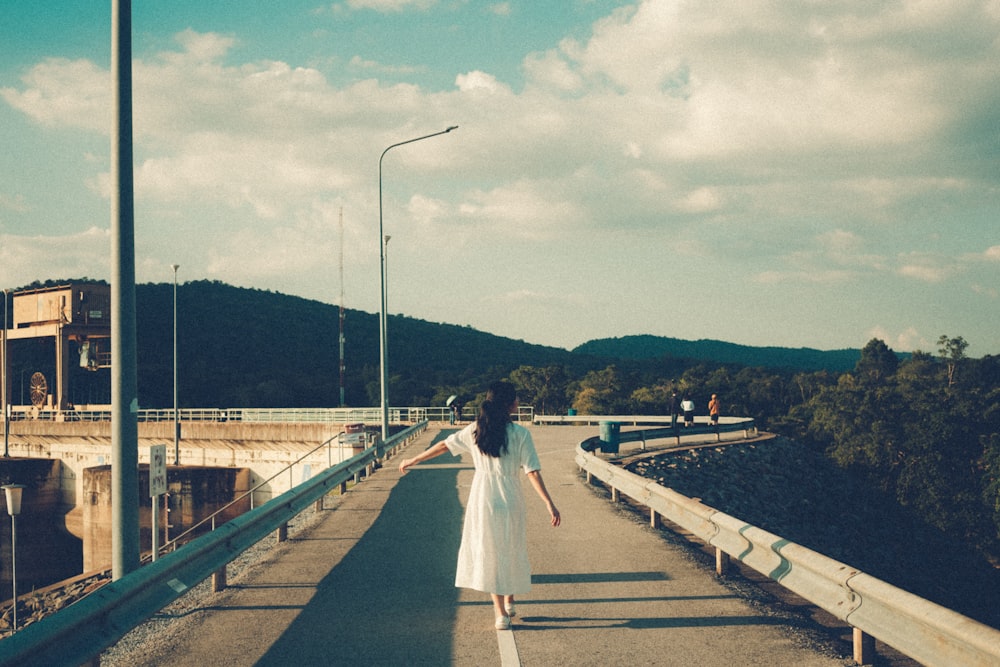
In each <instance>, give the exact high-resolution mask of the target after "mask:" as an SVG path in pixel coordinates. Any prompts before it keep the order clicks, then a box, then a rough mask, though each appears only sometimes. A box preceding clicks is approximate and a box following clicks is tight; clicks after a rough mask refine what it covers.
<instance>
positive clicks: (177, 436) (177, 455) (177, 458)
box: [170, 264, 181, 466]
mask: <svg viewBox="0 0 1000 667" xmlns="http://www.w3.org/2000/svg"><path fill="white" fill-rule="evenodd" d="M170 268H171V269H173V270H174V465H175V466H179V465H180V464H181V449H180V447H181V445H180V441H181V424H180V420H179V418H178V415H177V269H179V268H181V265H180V264H171V265H170Z"/></svg>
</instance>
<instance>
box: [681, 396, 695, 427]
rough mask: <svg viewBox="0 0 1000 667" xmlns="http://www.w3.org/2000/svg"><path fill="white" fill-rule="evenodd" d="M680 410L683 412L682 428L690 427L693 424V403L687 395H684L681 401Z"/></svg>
mask: <svg viewBox="0 0 1000 667" xmlns="http://www.w3.org/2000/svg"><path fill="white" fill-rule="evenodd" d="M681 410H682V411H683V412H684V426H685V428H686V427H688V426H692V425H693V424H694V401H692V400H691V397H690V396H688V395H687V394H684V400H683V401H681Z"/></svg>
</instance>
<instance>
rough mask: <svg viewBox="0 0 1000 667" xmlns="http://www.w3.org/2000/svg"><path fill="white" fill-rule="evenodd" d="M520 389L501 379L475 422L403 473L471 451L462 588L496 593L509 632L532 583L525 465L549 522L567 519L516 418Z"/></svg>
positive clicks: (501, 625) (499, 623)
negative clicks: (520, 474)
mask: <svg viewBox="0 0 1000 667" xmlns="http://www.w3.org/2000/svg"><path fill="white" fill-rule="evenodd" d="M516 409H517V394H516V393H515V391H514V385H512V384H510V383H509V382H494V383H493V384H491V385H490V387H489V390H488V391H487V392H486V400H485V401H483V403H482V405H481V406H480V408H479V416H478V417H477V418H476V420H475V421H474V422H473V423H471V424H469V425H468V426H466V427H465V428H463V429H462V430H461V431H458V432H457V433H453V434H451V435H450V436H448V438H447V439H445V440H443V441H441V442H439V443H437V444H435V445H434V446H432V447H430V448H428V449H426V450H424V451H423V452H421V453H420V454H418V455H417V456H414V457H413V458H410V459H404V460H403V461H402V462H401V463H400V464H399V471H400V472H401V473H406V472H407V471H408V470H409V469H410V468H412V467H413V466H415V465H417V464H418V463H421V462H423V461H427V460H429V459H432V458H434V457H436V456H440V455H441V454H444V453H445V452H451V453H452V454H453V455H458V454H469V455H470V456H471V457H472V463H473V465H474V466H475V469H476V472H475V474H474V476H473V478H472V488H471V490H470V491H469V501H468V505H467V507H466V510H465V520H464V523H463V525H462V544H461V546H460V547H459V550H458V568H457V571H456V573H455V586H458V587H460V588H471V589H473V590H477V591H482V592H484V593H489V594H490V597H491V598H492V600H493V610H494V611H495V613H496V614H495V615H496V621H495V623H494V627H495V628H496V629H497V630H509V629H510V619H511V617H512V616H514V615H515V613H516V611H515V608H514V596H515V595H520V594H522V593H527V592H528V591H529V590H530V588H531V568H530V566H529V564H528V532H527V517H526V508H525V501H524V493H523V492H522V490H521V480H520V479H519V478H518V474H517V472H518V469H519V468H520V469H522V470H524V472H525V473H526V474H527V475H528V481H530V482H531V485H532V486H533V487H534V489H535V492H536V493H538V495H539V497H540V498H541V499H542V501H543V502H544V503H545V506H546V508H547V509H548V511H549V517H550V523H551V524H552V525H553V526H558V525H559V524H560V522H561V518H560V516H559V510H557V509H556V506H555V504H554V503H553V502H552V498H551V497H550V496H549V492H548V491H547V490H546V488H545V482H544V481H542V473H541V464H540V463H539V461H538V454H537V453H536V451H535V443H534V440H532V438H531V432H530V431H528V429H526V428H524V427H523V426H521V425H520V424H515V423H513V422H512V421H511V420H510V415H511V413H512V412H514V411H515V410H516Z"/></svg>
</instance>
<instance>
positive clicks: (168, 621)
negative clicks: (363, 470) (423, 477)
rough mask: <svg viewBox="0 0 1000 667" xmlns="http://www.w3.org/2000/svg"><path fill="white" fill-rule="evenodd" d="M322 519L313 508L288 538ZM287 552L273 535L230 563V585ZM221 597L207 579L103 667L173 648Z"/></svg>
mask: <svg viewBox="0 0 1000 667" xmlns="http://www.w3.org/2000/svg"><path fill="white" fill-rule="evenodd" d="M339 498H340V496H335V495H330V496H327V497H326V500H325V506H326V508H330V507H331V506H332V505H333V504H334V503H335V502H336V501H337V499H339ZM321 517H322V514H320V513H317V512H316V510H315V506H314V505H310V506H309V507H308V508H307V509H305V510H303V511H302V512H301V513H299V514H298V515H297V516H296V517H295V518H293V519H292V520H291V521H289V522H288V535H289V537H292V536H293V535H294V534H296V533H299V532H302V531H306V530H308V529H309V528H310V527H312V525H313V524H314V523H316V522H317V521H319V519H320V518H321ZM288 548H291V545H290V543H289V542H285V543H283V544H279V543H277V542H276V540H275V538H274V536H273V535H271V536H268V537H265V538H264V539H262V540H261V541H260V542H258V543H257V544H255V545H253V546H252V547H250V548H249V549H247V550H246V551H244V552H243V553H241V554H240V555H239V556H237V557H236V558H235V559H233V560H232V561H231V562H230V563H229V565H228V566H227V568H226V578H227V580H228V582H229V583H238V582H239V581H240V580H241V579H242V578H244V577H246V576H247V575H248V574H250V573H252V572H253V571H254V570H255V569H256V568H257V567H258V566H260V565H262V564H263V563H265V562H267V561H269V560H271V559H273V558H275V557H277V556H279V555H280V554H281V553H283V552H284V550H285V549H288ZM221 594H222V593H215V592H213V591H212V577H208V578H207V579H205V580H204V581H202V582H201V583H200V584H198V585H197V586H194V587H192V588H191V589H190V590H189V591H188V592H187V593H185V594H184V595H182V596H181V597H180V598H178V599H177V600H175V601H174V602H173V603H171V604H170V605H168V606H166V607H164V608H163V609H161V610H160V611H159V612H157V613H156V614H155V615H153V616H152V617H151V618H150V619H149V620H147V621H146V622H144V623H142V624H141V625H139V626H137V627H136V628H135V629H133V630H132V631H131V632H129V633H128V634H126V635H125V636H124V637H122V638H121V639H120V640H119V641H118V643H117V644H115V645H114V646H112V647H111V648H109V649H108V650H106V651H105V652H104V653H103V654H101V665H102V667H103V666H111V667H119V666H120V667H132V666H133V665H137V664H141V663H143V662H146V661H148V660H149V659H150V658H152V657H154V656H156V655H158V654H159V653H161V651H162V649H163V648H165V647H168V646H170V645H171V643H172V638H173V637H174V636H176V634H177V633H179V632H182V631H183V630H184V627H185V626H186V625H187V623H190V622H195V621H196V620H197V618H198V614H197V612H198V611H199V610H201V609H204V608H205V607H208V606H212V605H213V604H214V603H215V599H216V597H217V596H218V595H221Z"/></svg>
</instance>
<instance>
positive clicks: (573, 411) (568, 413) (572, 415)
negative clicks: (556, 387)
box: [566, 408, 576, 417]
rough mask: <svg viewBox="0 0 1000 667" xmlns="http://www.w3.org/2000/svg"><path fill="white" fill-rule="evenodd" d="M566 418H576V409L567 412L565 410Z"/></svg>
mask: <svg viewBox="0 0 1000 667" xmlns="http://www.w3.org/2000/svg"><path fill="white" fill-rule="evenodd" d="M566 416H568V417H576V408H570V409H569V410H567V411H566Z"/></svg>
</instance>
